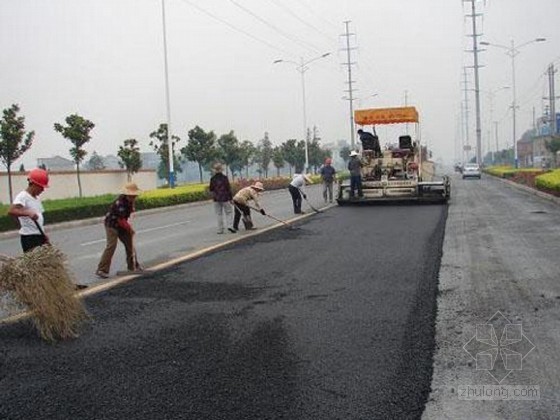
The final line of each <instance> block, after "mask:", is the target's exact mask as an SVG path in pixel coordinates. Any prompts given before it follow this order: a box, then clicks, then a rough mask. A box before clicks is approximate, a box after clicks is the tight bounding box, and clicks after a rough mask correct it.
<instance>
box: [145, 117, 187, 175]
mask: <svg viewBox="0 0 560 420" xmlns="http://www.w3.org/2000/svg"><path fill="white" fill-rule="evenodd" d="M150 138H151V139H152V140H150V146H152V147H153V149H154V152H156V153H157V154H158V156H159V159H160V160H159V165H158V170H157V174H158V178H159V179H167V180H169V149H168V146H167V144H168V142H167V124H165V123H161V124H160V125H159V127H158V129H157V130H156V131H152V132H151V133H150ZM180 141H181V139H180V138H179V137H178V136H172V137H171V151H172V153H173V170H174V172H183V168H182V167H181V160H180V159H179V158H178V157H177V156H175V148H176V145H177V143H178V142H180Z"/></svg>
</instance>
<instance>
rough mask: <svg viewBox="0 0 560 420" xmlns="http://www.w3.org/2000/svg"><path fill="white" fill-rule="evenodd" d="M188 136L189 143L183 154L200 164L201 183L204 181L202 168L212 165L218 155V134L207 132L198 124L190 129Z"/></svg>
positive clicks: (183, 149)
mask: <svg viewBox="0 0 560 420" xmlns="http://www.w3.org/2000/svg"><path fill="white" fill-rule="evenodd" d="M188 136H189V140H188V143H187V145H186V146H185V147H183V148H182V149H181V154H182V155H183V156H185V157H186V158H187V159H188V160H190V161H191V162H196V163H197V164H198V173H199V176H200V183H201V184H202V183H203V182H204V180H203V178H202V168H203V167H207V166H208V165H210V164H211V163H212V161H213V160H214V159H216V158H217V157H218V151H217V149H216V135H215V134H214V132H213V131H209V132H208V133H207V132H206V131H204V130H203V129H202V128H200V127H199V126H198V125H197V126H196V127H195V128H193V129H192V130H189V132H188Z"/></svg>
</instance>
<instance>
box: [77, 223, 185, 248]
mask: <svg viewBox="0 0 560 420" xmlns="http://www.w3.org/2000/svg"><path fill="white" fill-rule="evenodd" d="M190 222H191V221H190V220H185V221H183V222H177V223H171V224H170V225H164V226H157V227H153V228H149V229H142V230H137V231H136V233H137V234H138V233H146V232H152V231H154V230H162V229H167V228H170V227H175V226H180V225H186V224H187V223H190ZM105 241H106V239H105V238H103V239H96V240H95V241H89V242H84V243H81V244H80V246H89V245H96V244H98V243H101V242H105Z"/></svg>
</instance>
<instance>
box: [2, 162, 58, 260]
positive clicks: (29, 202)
mask: <svg viewBox="0 0 560 420" xmlns="http://www.w3.org/2000/svg"><path fill="white" fill-rule="evenodd" d="M48 186H49V174H48V173H47V171H45V170H44V169H41V168H35V169H32V170H31V171H30V172H29V173H28V174H27V188H26V189H25V190H23V191H21V192H20V193H19V194H18V195H16V198H14V201H13V202H12V204H11V205H10V208H9V209H8V214H10V215H11V216H14V217H17V220H18V222H19V226H20V229H19V234H20V239H21V247H22V249H23V252H29V251H31V250H32V249H33V248H36V247H38V246H41V245H44V244H47V243H49V239H48V238H47V236H46V235H45V233H44V227H43V226H44V218H43V212H44V209H43V204H42V203H41V198H40V197H39V196H40V195H41V193H42V192H43V191H44V190H45V188H47V187H48Z"/></svg>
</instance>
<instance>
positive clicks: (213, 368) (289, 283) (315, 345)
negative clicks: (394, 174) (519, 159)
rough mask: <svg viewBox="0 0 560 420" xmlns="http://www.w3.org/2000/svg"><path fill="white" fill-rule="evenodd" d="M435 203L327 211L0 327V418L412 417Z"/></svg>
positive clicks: (440, 218)
mask: <svg viewBox="0 0 560 420" xmlns="http://www.w3.org/2000/svg"><path fill="white" fill-rule="evenodd" d="M446 216H447V208H446V206H439V205H429V206H428V205H424V206H379V207H370V206H365V207H343V208H338V207H337V208H334V209H332V210H330V211H328V212H325V213H322V214H319V215H317V216H315V217H313V218H309V219H307V220H306V221H305V222H304V223H303V224H302V225H301V226H300V228H299V229H297V230H289V229H285V228H280V229H278V230H275V231H272V232H268V233H264V234H263V235H260V236H257V237H253V238H250V239H248V240H247V241H246V242H245V243H242V244H238V245H235V246H231V247H230V248H228V249H225V250H222V251H219V252H215V253H213V254H210V255H207V256H205V257H201V258H199V259H197V260H194V261H191V262H188V263H185V264H183V265H181V266H178V267H175V268H174V269H171V270H168V271H166V272H161V273H158V274H155V275H151V276H145V277H143V278H140V279H138V280H136V281H134V282H132V283H128V284H126V285H122V286H119V287H116V288H114V289H111V290H109V291H106V292H103V293H101V294H99V295H97V296H92V297H89V298H88V299H87V300H86V304H87V306H88V309H89V311H90V313H91V315H92V320H91V321H90V322H89V323H88V324H87V325H86V326H85V327H84V330H83V333H82V335H81V336H80V337H79V338H78V339H76V340H73V341H68V342H62V343H58V344H54V345H49V344H46V343H44V342H42V341H40V340H39V339H38V338H37V337H36V334H34V331H33V330H32V327H31V325H30V324H29V323H28V322H27V321H25V322H20V323H17V324H11V325H3V326H0V357H1V359H0V360H1V362H0V418H2V419H47V418H56V419H379V418H399V419H402V418H419V417H420V416H421V414H422V411H423V408H424V405H425V403H426V399H427V397H428V394H429V391H430V380H431V372H432V355H433V350H434V321H435V313H436V294H437V273H438V271H439V264H440V259H441V247H442V240H443V233H444V227H445V220H446Z"/></svg>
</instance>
